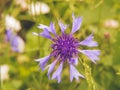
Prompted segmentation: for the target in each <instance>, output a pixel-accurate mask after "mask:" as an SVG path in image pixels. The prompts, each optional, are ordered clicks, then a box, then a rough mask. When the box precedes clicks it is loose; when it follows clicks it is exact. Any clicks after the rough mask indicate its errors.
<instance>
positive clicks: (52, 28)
mask: <svg viewBox="0 0 120 90" xmlns="http://www.w3.org/2000/svg"><path fill="white" fill-rule="evenodd" d="M38 28H39V29H43V30H46V31H48V32H51V33H52V34H54V35H55V36H56V35H57V34H56V30H55V25H54V23H52V22H51V23H50V26H49V27H48V26H46V25H43V24H40V25H39V26H38Z"/></svg>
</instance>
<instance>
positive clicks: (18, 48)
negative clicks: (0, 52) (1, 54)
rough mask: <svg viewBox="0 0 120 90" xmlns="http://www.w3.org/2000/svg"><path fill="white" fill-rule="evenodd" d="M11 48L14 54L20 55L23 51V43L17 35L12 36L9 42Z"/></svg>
mask: <svg viewBox="0 0 120 90" xmlns="http://www.w3.org/2000/svg"><path fill="white" fill-rule="evenodd" d="M11 48H12V50H13V51H15V52H19V53H22V52H23V51H24V48H25V45H24V41H23V40H22V38H21V37H19V36H18V35H15V36H13V38H12V40H11Z"/></svg>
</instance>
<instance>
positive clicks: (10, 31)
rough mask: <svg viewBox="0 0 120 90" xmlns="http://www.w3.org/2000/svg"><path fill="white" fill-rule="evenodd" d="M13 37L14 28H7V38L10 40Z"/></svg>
mask: <svg viewBox="0 0 120 90" xmlns="http://www.w3.org/2000/svg"><path fill="white" fill-rule="evenodd" d="M12 37H13V31H12V30H6V40H7V41H8V42H9V41H10V40H11V39H12Z"/></svg>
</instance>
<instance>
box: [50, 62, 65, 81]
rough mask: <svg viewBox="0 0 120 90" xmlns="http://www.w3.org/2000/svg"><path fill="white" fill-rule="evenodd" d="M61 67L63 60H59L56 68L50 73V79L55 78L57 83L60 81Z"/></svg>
mask: <svg viewBox="0 0 120 90" xmlns="http://www.w3.org/2000/svg"><path fill="white" fill-rule="evenodd" d="M62 68H63V62H61V64H60V66H59V67H58V69H57V70H56V71H55V72H54V73H53V75H52V79H57V81H58V83H60V81H61V73H62Z"/></svg>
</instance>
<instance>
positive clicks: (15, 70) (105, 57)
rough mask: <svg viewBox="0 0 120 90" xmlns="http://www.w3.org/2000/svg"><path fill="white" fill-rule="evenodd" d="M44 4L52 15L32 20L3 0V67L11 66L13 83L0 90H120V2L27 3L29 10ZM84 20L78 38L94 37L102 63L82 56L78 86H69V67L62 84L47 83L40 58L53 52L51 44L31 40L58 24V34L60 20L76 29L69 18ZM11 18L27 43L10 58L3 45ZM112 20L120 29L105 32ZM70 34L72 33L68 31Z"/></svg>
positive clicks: (0, 49) (56, 0) (29, 0)
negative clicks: (43, 27)
mask: <svg viewBox="0 0 120 90" xmlns="http://www.w3.org/2000/svg"><path fill="white" fill-rule="evenodd" d="M37 1H41V2H44V3H46V4H47V5H48V6H49V7H50V12H49V13H48V14H40V15H35V16H33V15H30V14H29V13H28V10H25V11H24V10H22V8H21V7H20V5H15V0H0V3H1V6H0V19H1V20H0V65H2V64H7V65H8V66H9V68H10V70H9V79H8V80H6V81H3V82H1V84H0V87H1V88H0V90H120V56H119V55H120V5H119V4H120V1H119V0H26V2H27V3H28V4H30V3H32V2H37ZM73 12H74V13H75V15H76V16H82V17H83V23H82V26H81V29H80V30H79V31H78V32H77V33H75V37H76V38H78V39H79V40H83V39H84V38H85V37H86V36H87V35H89V34H90V33H91V32H94V35H95V40H96V41H97V42H98V43H99V47H98V48H97V49H100V50H101V55H100V61H98V62H97V64H93V63H92V62H90V60H88V59H87V58H86V57H83V56H81V55H80V57H81V58H83V59H82V60H81V59H80V62H79V65H78V66H77V68H78V70H79V71H80V72H82V73H83V75H85V79H81V78H80V82H76V81H75V80H74V81H73V82H70V80H69V72H68V69H69V68H68V67H67V66H65V68H64V69H63V73H62V82H61V83H60V84H58V83H57V82H56V81H55V80H48V77H47V70H45V71H44V72H42V70H41V69H40V70H38V68H39V65H38V63H36V62H35V61H34V59H36V58H40V57H43V56H45V55H48V54H49V53H50V52H51V48H50V44H51V41H49V40H48V39H45V38H42V37H36V36H34V35H32V32H41V30H39V29H38V28H37V26H38V25H39V24H40V23H43V24H47V25H49V23H50V21H54V22H55V23H56V24H55V25H56V29H57V33H60V28H59V26H58V24H57V20H58V19H61V20H62V21H63V22H64V23H67V24H68V23H69V24H70V25H69V28H71V25H72V19H71V15H72V13H73ZM7 14H10V15H12V16H14V17H15V18H16V19H18V20H20V22H21V25H22V29H21V31H20V32H18V34H19V35H20V36H21V37H22V38H23V39H24V40H25V47H26V48H25V52H24V53H22V54H19V53H15V52H12V51H11V50H10V45H9V44H8V43H5V42H4V38H5V25H4V22H5V15H7ZM110 19H114V20H116V21H117V22H118V23H119V26H118V27H117V28H114V27H110V26H109V27H106V26H105V21H106V20H110ZM67 32H70V29H67Z"/></svg>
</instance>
